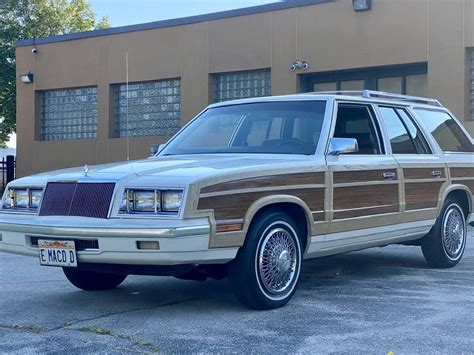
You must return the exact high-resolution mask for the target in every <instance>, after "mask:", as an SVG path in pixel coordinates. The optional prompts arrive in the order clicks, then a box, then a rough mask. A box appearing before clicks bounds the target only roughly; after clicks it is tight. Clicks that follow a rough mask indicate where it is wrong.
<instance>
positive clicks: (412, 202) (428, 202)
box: [405, 181, 444, 211]
mask: <svg viewBox="0 0 474 355" xmlns="http://www.w3.org/2000/svg"><path fill="white" fill-rule="evenodd" d="M443 183H444V182H441V181H440V182H412V183H409V184H406V185H405V201H406V210H407V211H410V210H418V209H424V208H435V207H437V206H438V198H439V193H440V190H441V186H442V185H443Z"/></svg>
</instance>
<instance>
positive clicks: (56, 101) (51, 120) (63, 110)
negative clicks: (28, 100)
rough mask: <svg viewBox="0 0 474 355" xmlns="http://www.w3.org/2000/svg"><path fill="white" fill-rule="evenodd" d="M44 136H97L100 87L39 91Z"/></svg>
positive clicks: (69, 138) (47, 137)
mask: <svg viewBox="0 0 474 355" xmlns="http://www.w3.org/2000/svg"><path fill="white" fill-rule="evenodd" d="M40 102H41V116H40V117H41V139H42V140H44V141H61V140H76V139H96V138H97V88H96V87H86V88H76V89H64V90H48V91H42V92H40Z"/></svg>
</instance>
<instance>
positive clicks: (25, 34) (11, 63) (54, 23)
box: [0, 0, 110, 146]
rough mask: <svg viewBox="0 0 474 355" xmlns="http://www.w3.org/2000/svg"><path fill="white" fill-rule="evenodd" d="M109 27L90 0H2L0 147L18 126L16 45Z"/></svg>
mask: <svg viewBox="0 0 474 355" xmlns="http://www.w3.org/2000/svg"><path fill="white" fill-rule="evenodd" d="M108 27H110V26H109V22H108V19H107V17H103V18H101V19H100V20H97V19H96V15H95V14H94V12H93V11H92V8H91V6H90V5H89V4H88V3H87V1H86V0H0V31H1V33H2V35H1V37H0V146H1V145H2V144H4V143H5V142H6V141H8V136H9V135H10V134H11V133H13V132H15V126H16V69H15V42H16V41H17V40H20V39H26V38H37V37H47V36H53V35H61V34H65V33H74V32H83V31H89V30H93V29H101V28H108Z"/></svg>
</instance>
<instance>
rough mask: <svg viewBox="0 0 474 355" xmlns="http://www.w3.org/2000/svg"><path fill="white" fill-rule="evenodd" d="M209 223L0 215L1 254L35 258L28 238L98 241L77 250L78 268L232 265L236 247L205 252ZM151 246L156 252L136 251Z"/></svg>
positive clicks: (34, 249) (173, 220)
mask: <svg viewBox="0 0 474 355" xmlns="http://www.w3.org/2000/svg"><path fill="white" fill-rule="evenodd" d="M210 233H211V228H210V224H209V221H208V219H206V218H200V219H190V220H178V219H163V220H161V219H160V220H159V219H94V218H82V217H38V216H36V215H20V214H9V213H3V214H0V251H3V252H8V253H14V254H20V255H27V256H35V257H38V248H37V247H36V246H35V245H34V244H33V243H32V237H33V238H40V239H41V238H45V239H62V240H71V239H72V240H81V241H82V240H86V241H97V244H98V247H97V248H94V249H85V250H78V251H77V258H78V262H79V263H98V264H124V265H182V264H216V263H226V262H228V261H231V260H233V259H234V258H235V256H236V255H237V248H225V249H224V248H222V249H209V237H210ZM140 241H156V242H158V243H159V246H160V248H159V250H144V249H139V248H138V242H140Z"/></svg>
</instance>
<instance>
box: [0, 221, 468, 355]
mask: <svg viewBox="0 0 474 355" xmlns="http://www.w3.org/2000/svg"><path fill="white" fill-rule="evenodd" d="M470 234H471V237H470V238H469V240H468V247H467V250H466V253H465V255H464V258H463V260H462V262H461V263H460V264H459V265H458V266H457V267H455V268H453V269H447V270H437V269H430V268H428V266H427V265H426V263H425V261H424V259H423V256H422V254H421V250H420V248H418V247H405V246H389V247H385V248H376V249H371V250H365V251H360V252H354V253H349V254H345V255H339V256H335V257H330V258H324V259H318V260H311V261H307V262H306V263H305V264H304V268H303V273H302V279H301V282H300V284H299V288H298V291H297V293H296V295H295V297H294V298H293V299H292V301H291V302H290V304H288V305H287V306H286V307H284V308H281V309H277V310H273V311H253V310H248V309H246V308H244V307H242V306H241V305H240V304H239V303H238V302H237V300H236V299H235V298H234V296H233V295H232V293H231V292H230V288H229V284H228V281H226V280H225V281H205V282H198V281H182V280H177V279H174V278H170V277H161V278H160V277H143V276H129V277H128V278H127V280H126V281H125V282H124V283H123V284H122V285H121V286H120V287H119V288H117V289H116V290H112V291H106V292H95V293H89V292H84V291H80V290H78V289H76V288H74V287H73V286H71V285H70V284H69V283H68V281H67V280H66V279H65V277H64V276H63V273H62V271H61V269H58V268H52V267H41V266H39V263H38V260H37V259H35V258H26V257H21V256H15V255H8V254H2V253H0V353H21V354H25V353H49V354H55V353H58V354H59V353H64V352H66V351H67V352H68V353H74V354H75V353H158V352H165V353H168V352H179V353H189V352H200V353H210V352H212V353H215V352H220V353H231V352H232V353H244V352H245V353H249V352H255V353H296V352H298V353H318V354H320V353H358V354H359V353H369V354H387V353H389V352H393V353H395V354H421V353H431V354H433V353H435V354H436V353H440V354H461V353H473V352H474V302H473V301H474V238H472V236H473V234H474V233H473V232H472V230H471V233H470Z"/></svg>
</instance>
